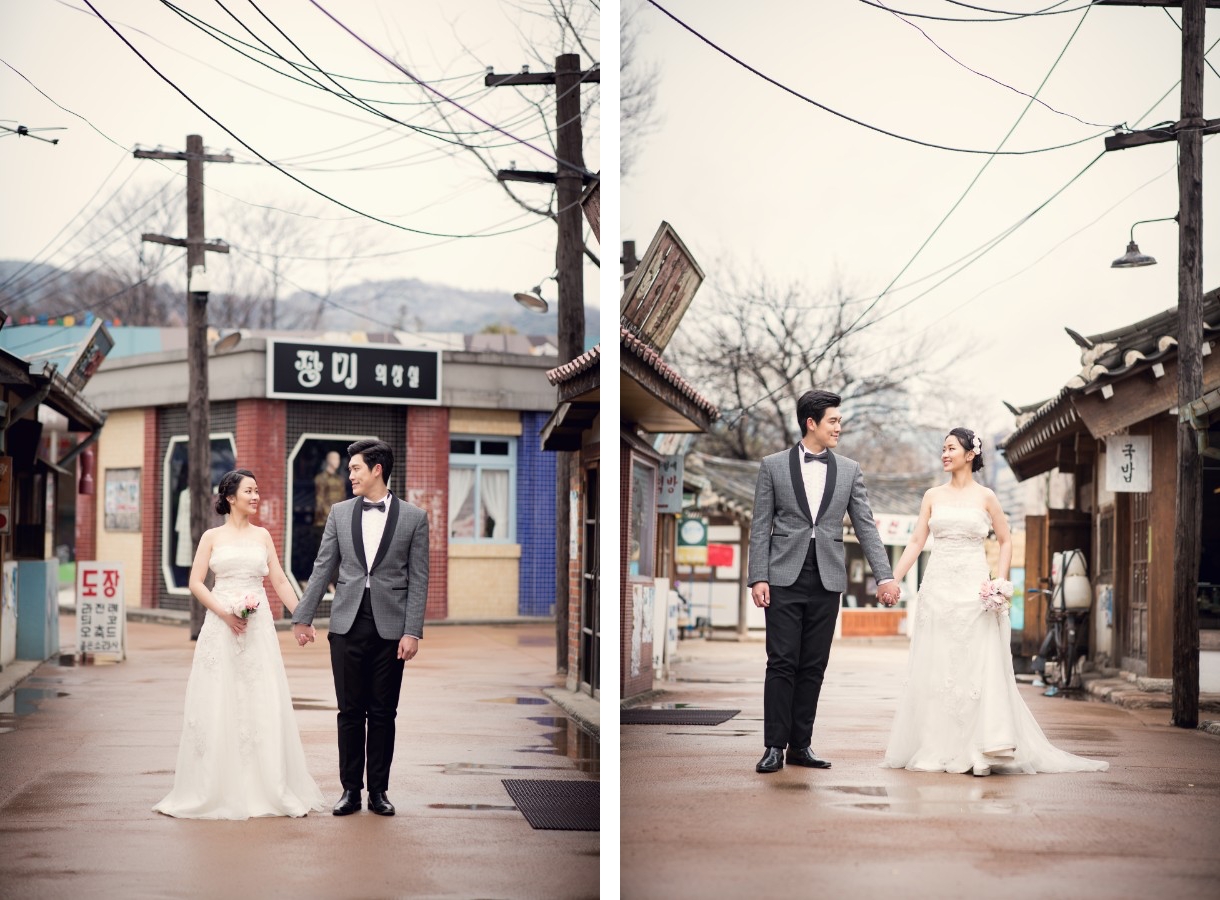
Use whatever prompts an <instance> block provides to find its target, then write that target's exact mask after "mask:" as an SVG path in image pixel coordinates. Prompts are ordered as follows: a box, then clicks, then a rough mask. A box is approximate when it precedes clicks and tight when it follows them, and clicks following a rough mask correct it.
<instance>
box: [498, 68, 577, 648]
mask: <svg viewBox="0 0 1220 900" xmlns="http://www.w3.org/2000/svg"><path fill="white" fill-rule="evenodd" d="M600 81H601V70H600V69H596V68H595V69H590V70H588V71H585V72H582V71H581V70H580V54H578V53H564V54H562V55H560V56H557V57H555V71H554V72H534V73H531V72H529V71H526V70H524V69H523V70H522V71H521V72H519V73H517V74H514V75H497V74H495V73H494V72H488V73H487V75H486V77H484V79H483V83H484V84H485V85H486V86H487V87H503V86H507V85H518V86H519V85H536V84H553V85H555V158H556V160H557V162H558V165H557V166H556V170H555V171H554V172H537V171H524V170H520V169H501V170H500V171H499V172H498V173H497V175H496V177H497V178H499V180H500V181H525V182H530V183H533V184H554V185H555V188H556V200H557V202H558V204H559V210H558V212H557V213H556V217H555V218H556V224H557V225H558V226H559V234H558V239H557V241H556V245H555V269H556V283H557V285H558V287H559V301H558V304H557V305H558V307H559V308H558V310H557V316H556V318H557V320H558V323H557V332H558V334H557V338H558V346H559V361H560V364H563V363H566V362H570V361H571V360H573V359H575V358H576V357H578V356H580V355H581V354H582V353H584V352H585V290H584V266H583V257H584V253H585V242H584V236H583V234H582V228H583V222H584V212H583V210H582V209H581V207H580V195H581V192H582V190H583V188H584V185H585V184H586V183H587V182H590V181H592V173H590V172H589V171H588V170H587V169H586V168H585V161H584V134H583V129H582V128H581V121H580V114H581V111H580V86H581V84H582V83H597V82H600ZM572 457H573V453H572V452H570V451H560V452H559V453H557V454H556V459H555V659H556V667H557V669H558V670H559V671H560V672H567V670H568V604H569V599H570V598H569V593H570V592H569V589H568V588H569V575H568V563H569V559H568V557H569V553H568V549H569V540H570V537H571V528H570V521H569V516H570V515H571V499H570V497H569V495H568V492H569V491H570V490H571V476H572Z"/></svg>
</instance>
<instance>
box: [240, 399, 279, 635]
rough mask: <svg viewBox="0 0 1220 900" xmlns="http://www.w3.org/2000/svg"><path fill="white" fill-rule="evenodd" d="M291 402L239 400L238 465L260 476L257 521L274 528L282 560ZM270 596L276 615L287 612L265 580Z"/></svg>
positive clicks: (272, 529)
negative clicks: (287, 442) (287, 444)
mask: <svg viewBox="0 0 1220 900" xmlns="http://www.w3.org/2000/svg"><path fill="white" fill-rule="evenodd" d="M287 425H288V422H287V404H286V403H285V402H284V401H283V400H265V399H262V398H255V399H248V400H238V401H237V426H236V429H235V431H234V436H235V437H236V438H237V468H239V469H249V470H250V471H251V472H253V473H254V476H255V478H257V479H258V494H259V501H258V516H257V517H256V518H255V520H254V521H255V524H257V525H261V526H263V527H264V528H266V529H267V530H268V531H269V532H271V540H272V541H273V542H274V544H275V551H276V553H277V554H278V555H279V558H280V562H281V563H282V562H283V561H284V552H285V543H286V536H287V523H288V512H287V510H288V506H289V501H288V497H287V491H288V465H287V462H286V459H287V455H288V448H287V447H286V446H285V435H286V432H287ZM264 587H265V588H266V591H267V600H268V602H269V603H270V604H271V611H272V614H273V615H274V616H275V618H277V619H278V618H280V617H281V615H282V614H283V604H282V603H281V602H280V598H279V596H278V595H277V594H276V593H275V591H274V589H273V588H272V587H271V582H270V581H269V580H268V581H266V582H265V584H264Z"/></svg>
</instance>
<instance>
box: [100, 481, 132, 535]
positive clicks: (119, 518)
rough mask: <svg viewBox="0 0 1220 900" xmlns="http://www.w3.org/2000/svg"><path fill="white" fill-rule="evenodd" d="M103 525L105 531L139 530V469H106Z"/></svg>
mask: <svg viewBox="0 0 1220 900" xmlns="http://www.w3.org/2000/svg"><path fill="white" fill-rule="evenodd" d="M105 490H106V494H105V497H104V498H103V510H104V514H103V527H104V528H105V529H106V530H107V531H139V530H140V470H139V469H107V470H106V489H105Z"/></svg>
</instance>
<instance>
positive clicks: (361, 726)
mask: <svg viewBox="0 0 1220 900" xmlns="http://www.w3.org/2000/svg"><path fill="white" fill-rule="evenodd" d="M328 640H329V641H330V667H331V671H332V672H333V673H334V676H335V696H336V697H337V699H338V701H339V716H338V719H339V780H340V782H341V783H342V784H343V789H344V790H345V791H358V790H360V789H361V788H362V787H364V781H363V778H364V775H365V770H366V768H367V773H368V789H369V791H382V792H384V791H385V790H387V788H388V787H389V783H390V762H391V761H392V760H393V759H394V717H395V716H397V715H398V695H399V693H400V692H401V691H402V670H403V661H402V660H401V659H399V658H398V641H396V640H386V639H385V638H383V637H382V636H381V635H379V634H378V633H377V625H376V624H375V623H374V621H373V608H372V605H371V602H370V600H369V592H368V589H367V588H366V589H365V591H364V598H363V600H361V602H360V612H359V613H357V615H356V621H355V622H353V623H352V627H351V628H350V629H349V630H348V632H347V634H335V633H334V632H331V633H330V635H329V637H328ZM366 733H367V744H366ZM366 747H367V752H366Z"/></svg>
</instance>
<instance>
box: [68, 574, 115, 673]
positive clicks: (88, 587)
mask: <svg viewBox="0 0 1220 900" xmlns="http://www.w3.org/2000/svg"><path fill="white" fill-rule="evenodd" d="M126 640H127V605H126V603H125V602H124V600H123V564H122V563H118V562H98V561H96V560H88V561H80V560H78V561H77V563H76V649H77V650H79V651H80V652H81V653H113V654H116V655H117V656H120V657H122V658H124V659H125V658H126V657H127V652H126Z"/></svg>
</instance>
